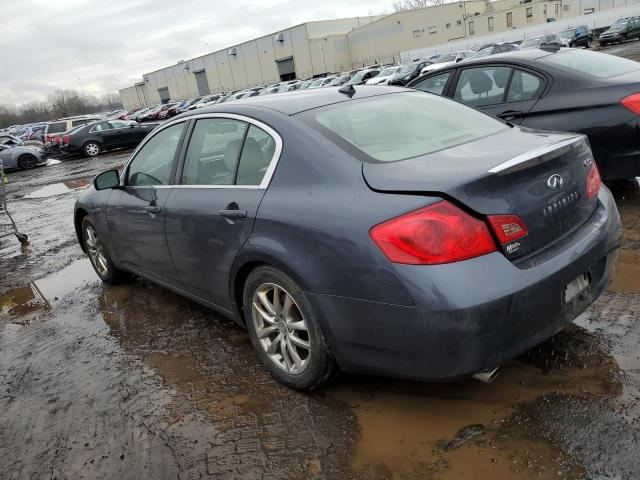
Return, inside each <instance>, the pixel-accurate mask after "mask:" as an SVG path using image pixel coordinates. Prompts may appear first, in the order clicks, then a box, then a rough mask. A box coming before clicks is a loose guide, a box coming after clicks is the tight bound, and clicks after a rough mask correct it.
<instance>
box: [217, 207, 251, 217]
mask: <svg viewBox="0 0 640 480" xmlns="http://www.w3.org/2000/svg"><path fill="white" fill-rule="evenodd" d="M219 213H220V216H221V217H226V218H245V217H246V216H247V211H246V210H238V209H232V210H220V212H219Z"/></svg>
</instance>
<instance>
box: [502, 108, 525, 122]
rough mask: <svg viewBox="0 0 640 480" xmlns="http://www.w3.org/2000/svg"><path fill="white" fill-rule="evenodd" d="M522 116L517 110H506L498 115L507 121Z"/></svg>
mask: <svg viewBox="0 0 640 480" xmlns="http://www.w3.org/2000/svg"><path fill="white" fill-rule="evenodd" d="M520 115H522V112H521V111H519V110H507V111H506V112H502V113H499V114H498V116H499V117H500V118H502V119H503V120H509V119H512V118H517V117H519V116H520Z"/></svg>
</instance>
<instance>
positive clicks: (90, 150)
mask: <svg viewBox="0 0 640 480" xmlns="http://www.w3.org/2000/svg"><path fill="white" fill-rule="evenodd" d="M84 151H85V152H87V155H89V156H90V157H95V156H96V155H98V153H100V147H99V146H98V144H97V143H88V144H87V145H86V146H85V147H84Z"/></svg>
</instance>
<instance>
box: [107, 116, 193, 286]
mask: <svg viewBox="0 0 640 480" xmlns="http://www.w3.org/2000/svg"><path fill="white" fill-rule="evenodd" d="M185 126H186V121H183V122H180V123H177V124H173V125H170V126H168V127H165V128H162V129H161V130H159V131H158V132H157V133H156V134H155V135H153V136H152V137H151V138H149V140H148V141H146V142H145V143H144V144H143V145H142V147H141V148H140V149H139V150H137V151H136V152H135V153H134V156H133V158H132V160H131V161H130V163H129V164H128V166H127V167H126V169H125V170H124V171H123V172H122V175H121V178H122V185H121V186H120V188H117V189H114V190H113V191H112V192H111V195H110V196H109V200H108V202H107V212H106V214H107V225H108V226H109V234H110V240H111V244H112V245H113V248H114V252H113V253H114V254H115V257H116V258H117V259H118V260H119V261H120V262H121V263H122V264H123V265H124V266H125V267H126V268H129V269H132V270H134V271H137V272H139V273H141V274H143V275H147V276H150V277H153V278H155V279H157V280H159V281H161V282H165V283H169V284H175V285H179V281H177V278H176V277H177V276H176V272H175V268H174V267H173V263H172V261H171V257H170V255H169V248H168V247H167V243H166V239H165V231H164V222H165V211H164V206H165V203H166V201H167V198H169V195H170V194H171V188H172V183H173V180H172V179H173V176H174V171H175V165H176V161H177V157H178V147H179V145H180V144H181V142H182V138H183V136H184V131H185Z"/></svg>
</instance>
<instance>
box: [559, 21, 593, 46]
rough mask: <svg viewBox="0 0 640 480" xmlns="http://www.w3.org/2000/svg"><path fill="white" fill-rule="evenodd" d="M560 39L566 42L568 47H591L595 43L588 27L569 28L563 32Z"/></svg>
mask: <svg viewBox="0 0 640 480" xmlns="http://www.w3.org/2000/svg"><path fill="white" fill-rule="evenodd" d="M558 35H559V36H560V38H561V39H562V40H564V41H565V43H566V46H567V47H587V48H589V47H590V46H591V42H592V41H593V32H591V29H590V28H589V27H587V26H586V25H579V26H577V27H572V28H567V29H566V30H563V31H561V32H560V33H559V34H558Z"/></svg>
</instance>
